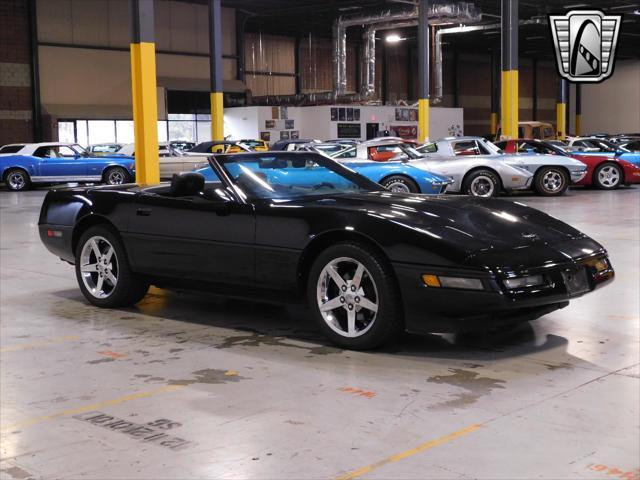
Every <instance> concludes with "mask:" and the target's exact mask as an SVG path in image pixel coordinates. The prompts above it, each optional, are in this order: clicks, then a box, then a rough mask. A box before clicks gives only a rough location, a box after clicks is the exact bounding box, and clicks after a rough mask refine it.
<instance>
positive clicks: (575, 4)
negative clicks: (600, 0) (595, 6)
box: [564, 3, 589, 8]
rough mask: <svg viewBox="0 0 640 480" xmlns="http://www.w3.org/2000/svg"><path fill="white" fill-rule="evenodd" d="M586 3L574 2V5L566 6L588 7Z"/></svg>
mask: <svg viewBox="0 0 640 480" xmlns="http://www.w3.org/2000/svg"><path fill="white" fill-rule="evenodd" d="M588 6H589V5H587V4H586V3H574V4H573V5H565V6H564V8H578V7H588Z"/></svg>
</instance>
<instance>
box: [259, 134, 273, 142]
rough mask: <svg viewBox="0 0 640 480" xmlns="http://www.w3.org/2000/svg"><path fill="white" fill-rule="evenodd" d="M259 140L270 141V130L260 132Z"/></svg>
mask: <svg viewBox="0 0 640 480" xmlns="http://www.w3.org/2000/svg"><path fill="white" fill-rule="evenodd" d="M260 140H264V141H265V142H270V141H271V132H260Z"/></svg>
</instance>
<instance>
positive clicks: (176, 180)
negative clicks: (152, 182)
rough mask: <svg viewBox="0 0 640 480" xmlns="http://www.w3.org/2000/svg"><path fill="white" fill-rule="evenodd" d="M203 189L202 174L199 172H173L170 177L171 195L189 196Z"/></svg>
mask: <svg viewBox="0 0 640 480" xmlns="http://www.w3.org/2000/svg"><path fill="white" fill-rule="evenodd" d="M203 190H204V176H203V175H202V174H200V173H195V172H187V173H174V174H173V177H172V178H171V196H172V197H191V196H194V195H197V194H198V193H200V192H202V191H203Z"/></svg>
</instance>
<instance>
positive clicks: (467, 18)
mask: <svg viewBox="0 0 640 480" xmlns="http://www.w3.org/2000/svg"><path fill="white" fill-rule="evenodd" d="M428 16H429V23H430V24H432V25H439V24H444V23H476V22H479V21H480V20H481V19H482V15H481V13H480V10H479V9H478V8H477V7H476V6H475V5H474V4H472V3H468V2H454V3H434V4H432V5H431V6H430V8H429V14H428ZM417 21H418V8H417V7H415V8H412V9H410V10H401V11H391V10H385V11H382V12H380V13H377V14H371V15H361V16H342V17H338V19H336V21H335V23H334V26H333V59H334V60H333V61H334V69H333V89H334V92H335V94H336V96H342V95H344V94H345V92H346V90H347V28H348V27H352V26H356V25H361V26H367V25H371V26H372V28H371V30H369V29H367V32H366V33H365V55H366V60H365V62H363V66H364V67H365V69H364V70H363V72H362V73H363V78H364V79H366V83H367V85H366V89H364V88H362V87H365V85H364V83H365V82H364V81H363V82H362V85H361V92H360V93H361V95H363V96H366V95H365V90H366V91H367V92H369V95H371V94H372V93H371V91H372V90H371V85H373V86H374V89H373V91H375V30H376V29H373V26H375V25H376V24H381V23H385V24H386V25H385V28H387V29H388V28H399V26H400V25H399V24H404V25H402V26H413V25H416V24H417ZM394 22H395V23H396V24H397V25H396V26H395V27H394V26H393V25H392V24H393V23H394ZM380 29H382V28H380Z"/></svg>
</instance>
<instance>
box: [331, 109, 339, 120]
mask: <svg viewBox="0 0 640 480" xmlns="http://www.w3.org/2000/svg"><path fill="white" fill-rule="evenodd" d="M331 121H332V122H337V121H338V109H337V108H332V109H331Z"/></svg>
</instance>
